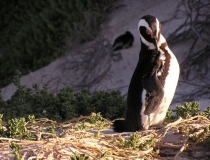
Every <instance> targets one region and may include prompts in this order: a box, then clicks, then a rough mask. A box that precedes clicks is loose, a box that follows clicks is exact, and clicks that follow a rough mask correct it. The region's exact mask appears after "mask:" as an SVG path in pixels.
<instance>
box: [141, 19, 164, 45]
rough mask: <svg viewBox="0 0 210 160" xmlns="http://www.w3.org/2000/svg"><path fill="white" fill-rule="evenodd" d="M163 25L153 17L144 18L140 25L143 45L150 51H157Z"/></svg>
mask: <svg viewBox="0 0 210 160" xmlns="http://www.w3.org/2000/svg"><path fill="white" fill-rule="evenodd" d="M160 29H161V25H160V22H159V21H158V19H157V18H155V17H154V16H151V15H146V16H143V17H142V18H141V19H140V21H139V24H138V30H139V34H140V38H141V42H142V43H143V45H145V46H147V47H148V48H149V49H157V42H158V41H159V39H160Z"/></svg>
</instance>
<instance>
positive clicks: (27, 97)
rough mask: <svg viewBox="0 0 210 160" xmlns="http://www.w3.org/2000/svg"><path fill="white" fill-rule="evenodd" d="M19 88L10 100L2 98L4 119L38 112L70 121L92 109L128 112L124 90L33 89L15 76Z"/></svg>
mask: <svg viewBox="0 0 210 160" xmlns="http://www.w3.org/2000/svg"><path fill="white" fill-rule="evenodd" d="M14 84H15V85H16V86H17V88H18V89H17V91H16V92H15V93H14V95H13V96H12V97H11V99H10V100H7V101H4V100H3V99H2V98H1V99H0V103H1V104H2V105H0V114H3V120H4V121H7V120H9V119H13V118H20V117H25V118H27V117H28V115H34V116H35V117H36V118H44V117H45V118H49V119H52V120H56V121H59V122H61V121H67V120H70V119H72V118H75V117H79V116H80V115H83V116H86V115H87V116H88V115H90V114H91V113H92V112H95V113H98V112H100V113H101V115H102V116H103V117H104V118H107V119H111V120H112V119H115V118H119V117H123V116H124V111H125V106H126V102H125V99H124V98H123V96H122V95H121V93H120V91H110V92H105V91H98V92H93V93H92V92H90V91H89V90H87V89H82V90H81V91H80V92H74V91H73V90H72V89H71V88H69V87H66V88H63V89H62V90H61V91H60V92H59V93H58V94H57V95H54V94H53V93H51V92H49V91H48V86H47V85H44V86H43V88H42V89H40V87H39V85H37V84H35V85H33V87H32V89H30V88H27V87H25V86H23V85H21V84H20V80H19V78H18V77H15V78H14Z"/></svg>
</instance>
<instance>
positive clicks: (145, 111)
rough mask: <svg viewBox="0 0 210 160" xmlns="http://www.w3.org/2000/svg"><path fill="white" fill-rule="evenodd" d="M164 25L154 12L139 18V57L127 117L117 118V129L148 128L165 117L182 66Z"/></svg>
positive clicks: (119, 130)
mask: <svg viewBox="0 0 210 160" xmlns="http://www.w3.org/2000/svg"><path fill="white" fill-rule="evenodd" d="M160 29H161V24H160V22H159V21H158V19H157V18H155V17H154V16H151V15H146V16H143V17H142V18H141V19H140V21H139V24H138V30H139V34H140V40H141V50H140V53H139V61H138V63H137V66H136V68H135V70H134V73H133V76H132V78H131V81H130V85H129V89H128V95H127V108H126V116H125V120H115V121H114V126H113V127H114V131H116V132H135V131H139V130H147V129H148V128H149V126H152V125H158V124H161V123H162V122H163V121H164V119H165V116H166V112H167V110H168V108H169V105H170V103H171V101H172V99H173V96H174V93H175V90H176V86H177V82H178V78H179V70H180V69H179V64H178V61H177V59H176V57H175V56H174V54H173V53H172V51H171V50H170V49H169V47H168V44H167V42H166V40H165V38H164V37H163V35H162V34H161V33H160Z"/></svg>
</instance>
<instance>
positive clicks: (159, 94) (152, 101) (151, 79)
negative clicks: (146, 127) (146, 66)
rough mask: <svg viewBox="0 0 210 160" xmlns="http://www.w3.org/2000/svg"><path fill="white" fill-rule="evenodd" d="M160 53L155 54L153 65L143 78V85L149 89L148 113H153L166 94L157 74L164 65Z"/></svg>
mask: <svg viewBox="0 0 210 160" xmlns="http://www.w3.org/2000/svg"><path fill="white" fill-rule="evenodd" d="M159 54H160V53H158V54H157V55H155V56H153V59H152V61H151V64H150V65H151V66H153V67H152V69H151V71H150V72H148V73H147V74H146V75H144V76H143V79H142V86H143V88H144V89H145V90H146V91H147V95H146V99H145V106H146V109H145V111H144V113H145V114H146V115H149V114H151V113H152V112H154V111H155V110H156V109H157V108H158V107H159V106H160V104H161V102H162V99H163V96H164V90H163V86H162V84H161V82H160V80H159V79H158V76H157V73H158V71H159V70H160V69H161V67H162V63H161V61H160V60H159V58H158V57H159Z"/></svg>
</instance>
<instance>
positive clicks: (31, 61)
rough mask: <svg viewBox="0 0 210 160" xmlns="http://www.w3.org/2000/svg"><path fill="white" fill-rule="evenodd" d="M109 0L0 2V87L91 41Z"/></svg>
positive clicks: (4, 0) (8, 0)
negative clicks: (67, 48) (19, 73)
mask: <svg viewBox="0 0 210 160" xmlns="http://www.w3.org/2000/svg"><path fill="white" fill-rule="evenodd" d="M112 3H114V1H113V0H70V1H69V0H63V1H57V0H45V1H24V0H16V1H12V0H1V1H0V8H1V12H0V14H1V23H0V68H1V70H0V77H1V81H0V87H3V86H5V85H7V84H8V83H10V82H11V81H12V77H13V76H14V75H15V74H17V73H18V72H19V71H20V72H21V74H23V75H24V74H28V73H29V72H30V71H34V70H37V69H38V68H41V67H43V66H45V65H47V64H49V63H50V62H52V61H53V60H55V59H56V58H57V57H59V56H61V55H62V53H63V52H64V49H65V47H66V43H67V41H68V42H69V43H68V47H69V48H70V49H71V48H73V47H74V46H75V45H78V44H80V43H83V42H86V41H89V40H92V39H93V38H94V37H95V36H96V35H97V34H98V32H99V30H100V24H101V23H102V22H103V21H105V18H106V16H105V15H106V14H105V13H106V12H105V10H106V8H107V7H108V6H110V5H111V4H112Z"/></svg>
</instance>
